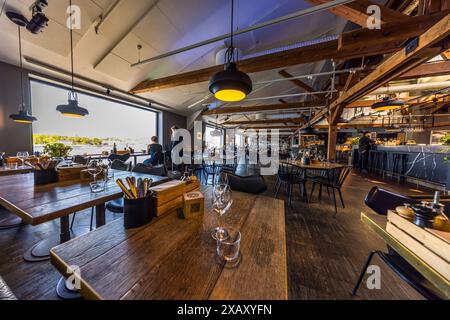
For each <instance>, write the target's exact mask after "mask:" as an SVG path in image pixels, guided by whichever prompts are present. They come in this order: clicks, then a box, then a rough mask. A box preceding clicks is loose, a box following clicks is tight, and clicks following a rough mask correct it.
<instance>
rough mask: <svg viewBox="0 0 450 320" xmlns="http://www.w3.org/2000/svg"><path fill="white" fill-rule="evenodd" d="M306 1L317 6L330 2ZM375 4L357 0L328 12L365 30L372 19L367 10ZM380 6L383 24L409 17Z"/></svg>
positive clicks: (322, 0)
mask: <svg viewBox="0 0 450 320" xmlns="http://www.w3.org/2000/svg"><path fill="white" fill-rule="evenodd" d="M306 1H307V2H309V3H312V4H316V5H318V4H323V3H327V2H329V0H306ZM373 4H376V3H374V2H372V1H369V0H356V1H355V2H351V3H348V4H346V5H342V6H338V7H334V8H330V9H328V11H330V12H332V13H333V14H335V15H337V16H340V17H342V18H344V19H346V20H348V21H351V22H353V23H355V24H357V25H360V26H361V27H363V28H365V27H366V26H367V21H368V19H369V17H370V15H369V14H367V8H368V7H369V6H370V5H373ZM378 6H379V7H380V9H381V10H380V11H381V23H386V22H395V21H399V20H401V19H405V18H408V16H406V15H404V14H403V13H401V12H399V11H395V10H392V9H390V8H388V7H385V6H380V5H378Z"/></svg>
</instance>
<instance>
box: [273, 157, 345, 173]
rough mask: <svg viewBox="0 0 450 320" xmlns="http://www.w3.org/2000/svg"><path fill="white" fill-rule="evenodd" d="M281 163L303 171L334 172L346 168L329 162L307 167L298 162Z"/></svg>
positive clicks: (312, 164)
mask: <svg viewBox="0 0 450 320" xmlns="http://www.w3.org/2000/svg"><path fill="white" fill-rule="evenodd" d="M281 162H282V163H287V164H292V165H294V166H296V167H299V168H302V169H305V170H327V171H328V170H335V169H341V168H346V167H348V166H346V165H344V164H339V163H331V162H317V163H311V164H308V165H305V164H303V163H302V162H301V161H300V160H283V161H281Z"/></svg>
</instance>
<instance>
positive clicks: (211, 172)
mask: <svg viewBox="0 0 450 320" xmlns="http://www.w3.org/2000/svg"><path fill="white" fill-rule="evenodd" d="M222 167H223V166H222V164H218V163H216V162H215V161H204V162H203V175H204V177H205V179H206V181H205V184H206V185H208V180H209V177H210V176H212V183H211V184H212V185H214V183H215V181H216V175H218V174H220V173H222Z"/></svg>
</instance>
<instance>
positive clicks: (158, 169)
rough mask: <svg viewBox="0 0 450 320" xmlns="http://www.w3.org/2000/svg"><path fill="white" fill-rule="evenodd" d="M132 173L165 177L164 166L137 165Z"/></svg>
mask: <svg viewBox="0 0 450 320" xmlns="http://www.w3.org/2000/svg"><path fill="white" fill-rule="evenodd" d="M133 172H136V173H143V174H151V175H154V176H159V177H165V176H167V172H166V168H165V167H164V165H159V166H147V165H145V164H142V163H138V164H137V165H136V166H135V167H134V168H133Z"/></svg>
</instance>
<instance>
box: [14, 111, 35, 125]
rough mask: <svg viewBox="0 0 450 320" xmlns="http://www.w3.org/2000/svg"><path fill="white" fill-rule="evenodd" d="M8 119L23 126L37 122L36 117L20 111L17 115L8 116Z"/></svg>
mask: <svg viewBox="0 0 450 320" xmlns="http://www.w3.org/2000/svg"><path fill="white" fill-rule="evenodd" d="M9 118H10V119H12V120H14V122H17V123H25V124H29V123H33V122H34V121H36V120H37V119H36V117H33V116H32V115H30V114H28V112H27V111H24V110H20V111H19V112H18V113H16V114H12V115H10V116H9Z"/></svg>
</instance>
